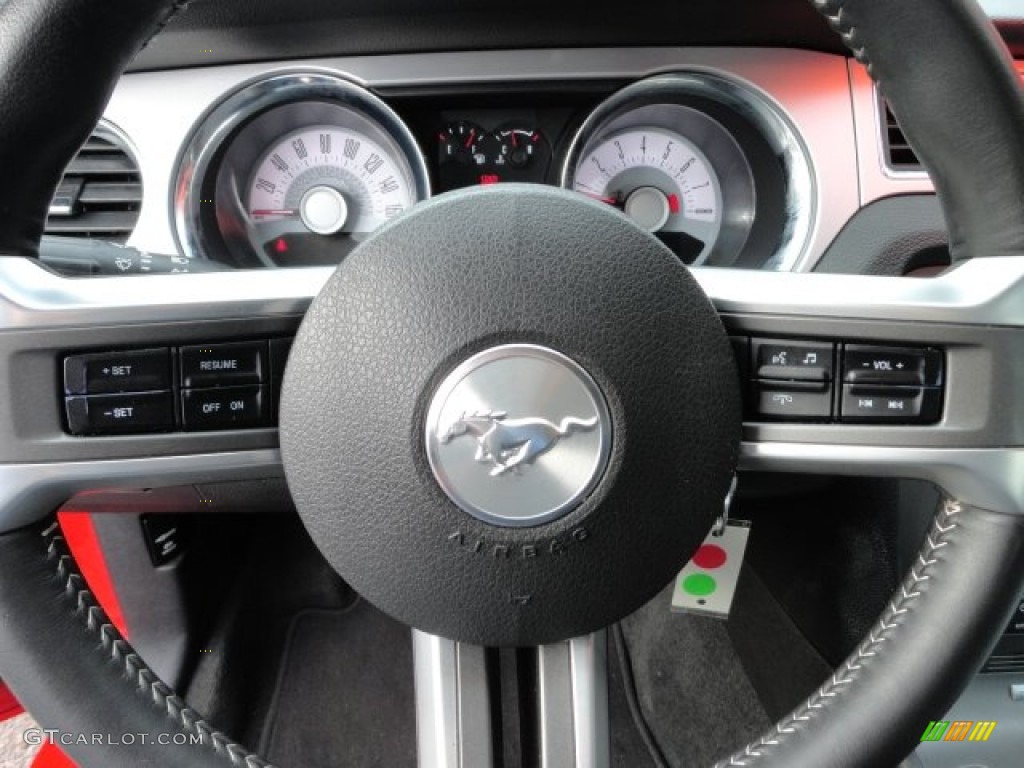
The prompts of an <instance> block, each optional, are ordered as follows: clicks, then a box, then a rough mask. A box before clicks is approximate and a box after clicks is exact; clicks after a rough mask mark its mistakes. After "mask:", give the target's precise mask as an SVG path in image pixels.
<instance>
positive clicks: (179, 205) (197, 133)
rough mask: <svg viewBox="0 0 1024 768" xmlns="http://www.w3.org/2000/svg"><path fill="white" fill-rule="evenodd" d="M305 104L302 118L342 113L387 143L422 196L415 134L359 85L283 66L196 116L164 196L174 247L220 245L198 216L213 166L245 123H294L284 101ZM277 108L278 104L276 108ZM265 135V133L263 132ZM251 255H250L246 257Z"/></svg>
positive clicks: (209, 254)
mask: <svg viewBox="0 0 1024 768" xmlns="http://www.w3.org/2000/svg"><path fill="white" fill-rule="evenodd" d="M307 104H308V105H310V109H311V110H312V113H311V114H310V115H309V124H310V125H314V124H317V123H319V122H321V121H322V119H323V117H324V114H325V113H329V112H331V111H333V112H334V114H335V115H340V114H345V115H346V117H344V118H339V119H343V120H345V121H346V122H345V124H347V125H358V126H359V127H360V129H361V130H363V131H366V132H367V133H369V134H370V135H372V137H373V138H375V139H376V140H379V141H383V142H384V143H386V144H390V145H391V146H392V147H393V148H394V149H395V150H397V152H398V153H399V159H400V160H401V161H403V162H404V163H405V165H406V167H407V169H408V171H409V175H410V180H411V181H412V183H413V185H414V192H415V197H416V200H417V201H422V200H426V199H427V198H429V197H430V194H431V189H430V175H429V172H428V170H427V161H426V158H425V157H424V155H423V151H422V150H421V149H420V146H419V144H418V142H417V141H416V138H415V136H414V135H413V133H412V131H411V130H410V129H409V127H408V126H407V125H406V124H405V122H404V121H403V120H402V118H401V117H399V115H398V113H396V112H395V111H394V110H393V109H392V108H391V107H389V106H388V105H387V104H386V103H385V102H384V101H383V100H381V99H380V98H378V97H377V96H375V95H374V94H372V93H371V92H370V91H368V90H367V89H366V88H364V87H362V86H361V85H359V84H357V83H354V82H352V81H350V80H346V79H344V78H342V77H339V76H338V75H337V74H335V73H332V72H326V71H323V72H321V71H316V70H308V69H304V70H301V71H295V70H292V71H283V72H277V73H275V74H272V75H269V76H265V77H261V78H259V79H257V80H253V81H250V82H248V83H246V84H244V85H242V86H241V87H240V88H238V89H237V90H235V91H234V92H232V93H231V94H230V95H228V96H227V97H226V98H224V99H223V100H222V101H220V102H219V103H218V104H217V105H216V106H214V107H213V108H212V109H211V110H209V111H208V112H207V113H206V114H204V115H203V116H202V117H201V118H200V119H199V121H198V122H197V124H196V127H195V128H194V130H193V131H192V133H191V135H190V137H189V139H188V141H187V142H186V144H185V147H184V149H183V150H182V152H181V155H180V157H179V159H178V163H177V172H176V174H175V181H174V190H173V194H172V196H171V209H172V210H171V217H172V219H173V221H174V236H175V239H176V242H177V245H178V248H179V249H180V251H181V253H182V254H184V255H185V256H186V257H188V258H190V259H209V258H216V256H217V255H220V253H221V251H223V249H224V247H225V245H224V243H223V241H222V239H221V238H220V235H219V233H216V232H211V231H209V230H210V226H209V221H208V219H207V217H206V216H204V213H205V211H204V206H209V205H210V203H209V202H208V192H209V190H210V185H211V183H214V184H215V183H216V175H217V174H218V170H219V164H220V162H221V161H222V160H223V159H224V156H225V155H226V153H227V152H230V151H231V146H230V145H231V142H232V141H233V139H234V138H235V137H236V136H238V135H239V132H240V131H242V130H244V129H245V127H247V125H248V124H250V123H251V122H255V121H257V120H261V119H263V118H266V122H267V124H268V125H267V129H268V130H270V131H271V132H272V130H273V129H274V128H275V127H276V128H277V129H278V130H281V131H282V132H287V131H288V130H289V129H291V128H292V127H296V124H295V122H294V121H295V115H294V114H289V105H293V106H294V107H295V108H299V109H301V108H302V107H303V106H305V105H307ZM282 108H284V109H282ZM267 135H269V134H267ZM253 259H254V260H258V259H259V255H258V254H254V255H253Z"/></svg>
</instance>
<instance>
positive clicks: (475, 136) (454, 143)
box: [437, 120, 489, 165]
mask: <svg viewBox="0 0 1024 768" xmlns="http://www.w3.org/2000/svg"><path fill="white" fill-rule="evenodd" d="M437 138H438V149H439V160H440V163H441V165H446V164H448V163H458V164H459V165H486V164H487V153H486V152H485V151H484V148H483V144H484V142H485V141H486V139H488V138H489V136H488V134H487V132H486V131H485V130H484V129H483V128H481V127H480V126H479V125H477V124H476V123H471V122H469V121H468V120H459V121H458V122H455V123H449V124H448V125H446V126H445V127H444V128H442V129H441V131H440V132H439V133H438V135H437Z"/></svg>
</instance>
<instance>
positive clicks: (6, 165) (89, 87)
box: [0, 0, 186, 256]
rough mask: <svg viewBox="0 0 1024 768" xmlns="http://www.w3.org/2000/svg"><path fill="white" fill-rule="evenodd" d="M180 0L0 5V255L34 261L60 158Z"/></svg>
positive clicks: (37, 0) (77, 142)
mask: <svg viewBox="0 0 1024 768" xmlns="http://www.w3.org/2000/svg"><path fill="white" fill-rule="evenodd" d="M184 5H186V2H182V1H181V0H178V2H175V1H174V0H103V2H92V0H65V1H64V2H54V1H53V0H31V2H5V3H0V173H2V175H3V179H4V183H3V184H0V255H7V256H9V255H15V256H35V255H36V253H37V251H38V247H39V238H40V237H41V236H42V234H43V224H44V222H45V221H46V210H47V208H48V207H49V204H50V198H52V197H53V191H54V189H55V188H56V186H57V183H58V182H59V181H60V177H61V174H62V173H63V172H64V167H65V166H66V165H67V162H68V159H69V158H70V157H71V156H72V155H73V154H74V153H75V151H76V150H77V149H78V148H79V147H80V146H81V145H82V143H83V142H84V141H85V140H86V138H88V136H89V133H90V132H91V131H92V130H93V128H95V127H96V122H97V121H98V120H99V119H100V115H101V114H102V111H103V107H104V106H105V105H106V103H107V100H108V99H109V98H110V92H111V91H112V90H113V88H114V84H115V83H116V82H117V77H118V76H119V75H120V74H121V72H122V71H123V70H124V68H125V67H126V66H127V65H128V62H130V61H131V60H132V57H133V56H134V55H135V53H136V52H137V51H138V50H139V48H140V47H141V46H142V44H143V43H144V42H145V41H146V40H148V39H149V38H150V37H151V36H152V35H153V34H155V33H156V32H157V30H158V29H160V28H161V27H162V26H163V25H164V24H166V23H167V21H168V19H169V18H170V17H171V16H172V15H173V14H174V13H175V12H177V11H178V10H179V9H180V8H181V7H183V6H184Z"/></svg>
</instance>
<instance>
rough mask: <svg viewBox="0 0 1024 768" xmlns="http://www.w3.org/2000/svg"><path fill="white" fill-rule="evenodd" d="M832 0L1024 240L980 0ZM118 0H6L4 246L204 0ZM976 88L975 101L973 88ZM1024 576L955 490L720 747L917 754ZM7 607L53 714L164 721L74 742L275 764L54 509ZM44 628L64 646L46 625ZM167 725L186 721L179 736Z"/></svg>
mask: <svg viewBox="0 0 1024 768" xmlns="http://www.w3.org/2000/svg"><path fill="white" fill-rule="evenodd" d="M812 2H813V4H814V5H815V6H816V7H817V8H818V10H820V11H821V12H822V13H823V14H824V15H825V16H826V18H827V19H828V20H829V22H830V23H831V24H832V25H833V26H834V27H835V28H836V30H837V31H838V32H839V33H840V34H841V35H842V37H843V39H844V40H845V41H846V43H847V44H848V46H849V47H850V48H851V50H852V51H853V53H854V55H855V56H856V57H857V58H858V59H859V60H860V61H861V62H863V63H864V64H866V65H867V66H868V68H869V70H870V71H871V73H872V75H873V76H874V77H875V78H876V80H878V82H879V83H880V84H881V87H882V88H883V89H884V91H885V93H886V95H887V97H888V98H889V100H890V102H891V104H892V107H893V109H894V111H895V112H896V114H897V115H898V116H899V117H900V119H901V122H902V123H903V126H904V129H905V130H906V132H907V133H908V135H909V136H910V137H911V139H912V140H913V141H914V142H915V144H916V146H917V149H918V151H919V153H920V155H921V157H922V158H923V160H924V162H925V163H926V165H927V166H928V168H929V170H930V171H931V173H932V175H933V178H934V180H935V183H936V187H937V190H938V192H939V195H940V198H941V199H942V202H943V205H944V207H945V210H946V214H947V220H948V222H949V227H950V232H951V243H952V250H953V254H954V257H955V258H957V259H962V258H967V257H977V256H1000V255H1011V254H1018V253H1021V252H1024V247H1022V246H1024V219H1022V217H1020V215H1019V210H1018V208H1019V206H1018V203H1019V201H1020V200H1022V199H1024V156H1022V155H1021V153H1009V154H1008V155H1007V154H1001V153H998V152H992V151H991V150H990V148H991V147H1004V146H1006V147H1008V146H1012V144H1013V142H1015V141H1018V140H1019V139H1020V137H1021V136H1024V101H1022V100H1021V97H1020V91H1019V86H1018V84H1017V82H1016V75H1015V73H1014V72H1013V71H1012V67H1011V65H1010V62H1009V60H1008V56H1007V54H1006V52H1005V49H1004V48H1003V47H1002V45H1001V43H1000V42H999V41H998V38H997V35H996V33H995V31H994V30H993V28H992V26H991V25H990V24H989V22H988V21H987V19H985V18H984V16H983V15H982V14H981V12H980V10H979V9H978V8H977V6H976V5H975V4H974V3H973V2H967V1H965V0H902V2H900V3H893V2H885V1H884V0H848V1H847V2H836V1H833V0H812ZM99 5H100V4H97V3H90V2H88V0H45V2H40V0H9V2H8V3H6V4H5V5H4V6H2V7H0V33H2V34H0V73H3V75H4V76H3V77H0V103H4V104H5V105H8V107H9V108H5V111H4V114H3V116H0V163H2V164H3V165H4V167H6V168H10V169H11V170H12V176H13V177H14V178H20V179H22V180H23V181H24V184H25V186H24V187H22V188H20V189H18V190H7V189H3V190H0V211H2V212H3V214H4V219H5V221H4V226H3V229H2V231H0V252H6V253H9V254H20V255H29V256H31V255H34V254H35V252H36V248H37V244H38V239H39V236H40V234H41V231H42V223H43V221H44V219H45V211H46V207H47V202H48V198H49V194H50V190H52V188H53V185H54V184H55V183H56V180H57V178H59V176H60V173H61V171H62V169H63V167H64V165H65V162H66V160H67V158H68V157H69V156H70V155H71V153H72V152H73V151H74V149H75V148H76V147H77V146H78V145H79V144H80V142H81V140H83V139H84V138H85V136H86V135H87V133H88V131H89V130H90V129H91V127H92V126H93V125H94V123H95V121H96V119H98V117H99V114H100V111H101V109H102V106H103V103H104V102H105V100H106V97H107V96H108V95H109V93H110V90H111V89H112V88H113V85H114V83H115V82H116V78H117V76H118V75H119V74H120V72H121V70H122V69H123V68H124V67H125V66H126V65H127V63H128V61H129V60H130V58H131V56H132V55H133V54H134V52H135V51H136V50H137V49H138V47H139V46H140V45H141V44H142V43H143V42H144V41H145V40H147V39H148V38H149V37H150V36H151V35H152V34H154V33H155V32H156V31H157V30H158V29H159V28H160V27H161V26H162V25H163V24H166V23H167V21H168V20H169V19H170V18H171V16H173V14H174V13H176V12H177V11H178V10H180V8H181V7H182V6H184V5H185V3H182V2H170V0H161V1H160V2H152V3H139V2H133V0H114V1H113V2H108V3H104V4H103V5H102V8H101V7H99ZM92 30H96V34H89V33H88V32H87V31H92ZM40 40H46V41H48V42H50V43H52V44H50V45H40V44H39V41H40ZM39 72H45V73H46V74H47V75H48V76H50V77H52V78H53V80H54V83H53V88H39V87H37V88H36V91H37V93H36V95H35V96H27V95H26V94H28V93H30V89H28V87H27V85H26V84H27V82H29V80H28V78H30V77H31V78H32V79H33V80H37V79H38V77H39V74H38V73H39ZM61 78H63V81H62V82H61V83H60V85H58V84H57V82H56V81H58V80H60V79H61ZM935 84H940V86H939V87H936V85H935ZM60 88H62V89H63V91H59V89H60ZM58 93H59V95H58ZM967 93H970V94H973V98H972V99H971V100H970V103H969V104H957V103H955V102H956V99H957V98H958V96H959V98H961V99H963V94H967ZM65 95H66V96H67V98H62V97H63V96H65ZM69 104H70V105H71V106H72V109H70V110H69V109H68V105H69ZM938 108H943V109H942V110H941V111H939V112H938V114H941V119H939V118H937V117H936V114H937V110H938ZM54 109H60V117H61V121H62V122H63V123H64V124H65V125H67V126H68V130H67V131H64V132H60V133H59V134H56V135H55V134H50V133H48V132H47V130H46V129H47V128H48V127H49V126H50V125H52V124H54V121H53V112H52V111H53V110H54ZM69 114H70V115H72V116H73V117H72V119H71V122H68V115H69ZM965 125H966V126H968V127H969V129H970V134H969V136H968V137H967V139H966V140H965V138H964V126H965ZM42 136H52V138H50V139H49V140H48V145H47V146H44V147H43V148H42V149H43V151H36V152H25V151H24V150H25V148H26V147H28V146H32V145H33V144H34V145H36V146H38V145H39V144H40V143H42V142H43V139H41V138H40V137H42ZM965 145H966V146H965ZM1022 577H1024V517H1021V516H1017V515H1010V514H1002V513H997V512H991V511H986V510H981V509H976V508H972V507H968V506H966V505H964V504H961V503H959V502H957V501H955V500H947V501H945V502H944V503H943V505H942V507H941V509H940V511H939V514H938V515H937V517H936V521H935V524H934V526H933V528H932V530H931V531H930V533H929V535H928V537H927V539H926V542H925V545H924V547H923V548H922V550H921V552H920V554H919V556H918V559H917V561H916V562H915V564H914V566H913V567H912V568H911V570H910V572H909V574H908V575H907V577H906V579H905V581H904V582H903V584H902V586H901V587H900V589H899V590H898V591H897V593H896V595H895V596H894V597H893V599H892V601H891V602H890V604H889V606H888V608H887V610H886V611H885V612H884V614H883V615H882V617H881V618H880V619H879V621H878V623H877V624H876V625H875V627H874V628H873V629H872V631H871V632H870V633H869V635H868V637H867V638H865V640H864V641H863V642H862V643H861V645H860V646H859V647H858V649H857V650H856V651H855V652H854V653H853V654H852V655H851V656H850V658H849V659H847V660H846V662H844V664H843V665H842V666H841V667H840V669H839V670H838V671H837V672H836V673H835V674H834V675H833V676H832V677H831V678H830V679H829V680H828V681H826V683H825V684H824V685H823V686H822V687H821V688H820V689H819V690H818V691H817V692H816V693H815V694H813V695H812V696H811V697H810V698H809V699H808V700H807V702H806V703H805V704H804V705H802V706H801V707H799V708H798V709H797V710H795V711H794V712H793V713H791V714H790V715H789V716H787V717H786V718H784V719H783V720H782V721H780V722H779V723H778V724H777V725H776V726H775V728H774V729H772V730H771V731H770V732H769V733H767V734H766V735H765V736H763V737H762V738H761V739H760V740H759V741H758V742H756V743H754V744H751V745H749V746H748V747H747V748H746V749H745V750H742V751H740V752H738V753H736V754H735V755H733V756H732V757H731V758H728V759H726V760H725V761H723V762H722V763H720V764H719V765H767V766H787V768H790V767H793V766H797V767H799V766H814V768H823V767H824V768H841V767H846V768H854V767H855V766H875V765H884V764H892V763H895V762H898V761H899V760H900V759H901V758H902V757H903V756H904V755H905V754H906V753H907V752H909V751H910V750H911V749H912V748H913V746H914V744H915V743H916V742H917V740H918V738H919V737H920V733H921V731H922V729H923V724H924V723H925V722H927V721H928V720H929V719H936V718H938V717H940V716H941V714H942V713H943V712H945V710H946V709H947V708H948V707H949V705H951V704H952V703H953V701H954V700H955V698H956V696H957V695H958V693H959V691H960V690H961V689H962V688H963V686H964V685H965V684H966V683H967V681H968V680H969V679H970V678H971V676H972V675H973V674H974V672H975V671H976V669H977V668H978V666H980V664H981V663H982V661H983V660H984V658H985V656H986V655H987V654H988V652H989V650H990V649H991V646H992V645H993V644H994V642H995V639H996V638H997V637H998V633H999V632H1000V631H1001V629H1002V628H1003V627H1004V626H1005V622H1006V621H1007V620H1008V617H1009V613H1010V612H1011V610H1012V609H1013V606H1012V605H1011V604H1009V602H1008V600H1007V596H1011V595H1012V596H1015V595H1016V594H1018V593H1019V590H1020V587H1021V581H1022ZM0 615H2V616H3V617H4V618H3V620H2V622H0V669H2V670H3V674H4V677H5V679H6V680H7V681H8V682H9V683H10V684H11V686H12V688H13V689H14V691H15V692H16V693H17V695H18V696H19V697H20V698H21V699H22V701H23V702H24V703H25V704H26V705H27V707H28V708H29V710H30V711H32V712H33V713H35V714H36V715H37V717H39V718H40V719H41V721H42V722H43V723H44V724H46V725H51V724H59V726H60V727H61V728H62V730H66V731H76V732H82V733H110V732H113V731H114V729H115V728H116V729H117V730H120V731H124V732H132V733H135V734H148V735H149V736H150V737H151V738H152V741H150V743H148V744H143V743H134V744H117V745H116V746H112V745H111V744H109V743H107V744H106V745H100V746H98V747H97V746H96V745H88V744H87V745H84V746H79V745H72V746H70V747H69V749H68V751H69V752H70V754H71V756H72V757H73V758H76V759H78V760H81V761H85V760H91V761H97V762H98V763H99V764H103V765H106V766H120V765H124V766H128V765H139V764H151V765H159V766H162V767H167V766H207V765H209V766H216V765H221V766H223V765H226V764H231V765H235V766H242V765H244V766H253V767H255V766H263V765H266V763H265V762H264V761H263V760H262V759H260V758H258V757H257V756H254V755H252V754H251V753H249V752H248V751H246V750H245V749H244V748H243V747H241V746H239V745H237V744H235V743H233V742H232V741H231V740H230V739H229V738H227V737H226V736H224V735H223V734H220V733H219V732H217V731H216V730H215V729H214V728H213V727H212V726H210V725H209V724H208V723H206V722H205V721H203V720H202V718H201V716H200V715H199V714H198V713H196V712H195V711H193V710H191V709H190V708H189V707H188V706H187V705H186V704H185V703H184V702H183V701H182V700H181V698H180V697H178V696H177V695H176V694H174V692H173V691H171V690H170V689H169V688H168V687H167V686H166V685H165V684H164V683H163V682H161V681H160V680H159V679H157V677H156V676H155V675H154V674H153V673H152V672H151V671H150V670H149V669H148V668H147V667H146V666H145V664H144V662H143V661H142V660H141V659H140V658H139V657H138V656H137V655H136V654H135V653H134V652H133V651H132V649H131V647H130V646H129V645H128V644H127V643H126V642H125V641H124V640H123V639H122V638H120V637H119V636H118V634H117V631H116V630H115V629H114V628H113V627H112V626H111V625H110V624H109V622H108V621H107V619H106V617H105V616H104V615H103V612H102V610H100V609H99V608H98V607H97V606H96V603H95V600H94V599H93V598H92V596H91V594H90V593H89V591H88V589H87V588H86V586H85V584H84V582H83V580H82V579H81V577H80V576H79V575H78V574H77V572H76V570H75V565H74V562H73V560H72V559H71V557H70V555H69V554H68V552H67V551H66V549H65V548H64V547H63V544H62V541H61V538H60V535H59V531H58V530H57V529H56V528H55V526H54V525H53V524H52V523H50V524H47V523H44V524H41V525H36V526H32V527H29V528H26V529H22V530H20V531H16V532H13V533H10V534H5V535H3V536H0ZM44 636H45V637H47V638H48V640H49V642H48V643H46V644H45V647H43V645H42V644H40V643H38V642H37V639H38V638H40V637H44ZM55 658H56V659H60V660H61V663H60V664H59V665H55V664H54V659H55ZM86 700H88V701H89V705H88V706H86V707H83V706H82V704H83V702H84V701H86ZM161 733H163V734H172V735H174V738H172V739H169V740H168V741H169V742H170V743H165V744H161V743H159V741H158V740H157V739H156V735H157V734H161ZM178 736H180V737H182V739H183V741H184V743H182V742H181V740H179V739H178V738H177V737H178ZM193 741H198V743H191V742H193ZM225 761H227V762H225Z"/></svg>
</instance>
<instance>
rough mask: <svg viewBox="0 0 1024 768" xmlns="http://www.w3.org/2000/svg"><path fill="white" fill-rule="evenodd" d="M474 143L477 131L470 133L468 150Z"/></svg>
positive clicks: (467, 142) (467, 144)
mask: <svg viewBox="0 0 1024 768" xmlns="http://www.w3.org/2000/svg"><path fill="white" fill-rule="evenodd" d="M474 141H476V131H475V130H472V131H470V132H469V138H468V139H466V149H469V148H470V147H472V146H473V142H474Z"/></svg>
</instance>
